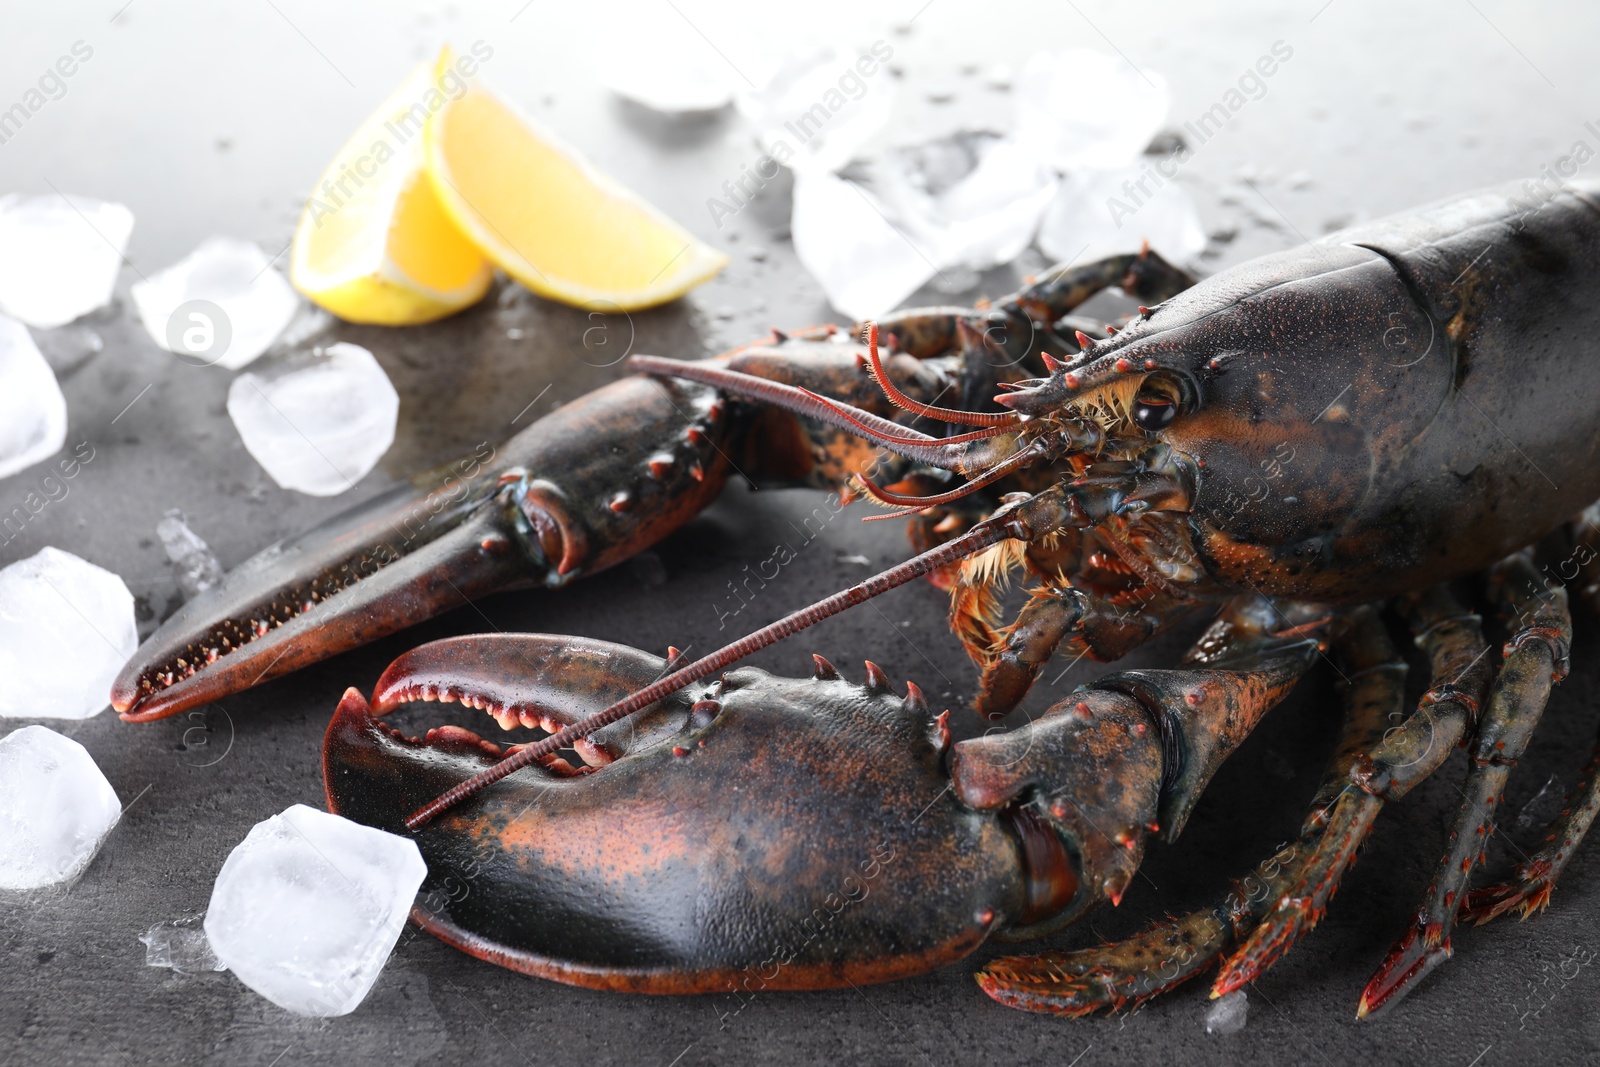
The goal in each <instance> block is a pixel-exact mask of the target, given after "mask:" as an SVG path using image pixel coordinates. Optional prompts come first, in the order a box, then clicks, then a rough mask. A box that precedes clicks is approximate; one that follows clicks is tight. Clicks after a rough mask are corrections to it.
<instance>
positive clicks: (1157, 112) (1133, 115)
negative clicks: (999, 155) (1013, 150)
mask: <svg viewBox="0 0 1600 1067" xmlns="http://www.w3.org/2000/svg"><path fill="white" fill-rule="evenodd" d="M1013 96H1014V98H1015V99H1016V104H1017V122H1016V136H1017V139H1018V140H1019V141H1021V142H1022V143H1023V144H1025V145H1027V146H1028V148H1029V149H1030V151H1032V152H1033V153H1035V154H1036V155H1038V156H1039V157H1040V158H1041V159H1043V160H1044V161H1045V162H1047V163H1049V164H1051V165H1052V166H1054V167H1055V168H1056V169H1057V170H1062V171H1071V170H1076V169H1077V168H1079V167H1120V166H1122V165H1123V164H1126V163H1130V162H1132V161H1133V160H1135V159H1137V158H1139V154H1140V153H1141V152H1143V151H1144V149H1145V146H1146V145H1148V144H1149V143H1150V139H1151V138H1153V137H1154V136H1155V135H1156V134H1157V133H1158V132H1160V130H1161V127H1162V125H1163V124H1164V123H1165V122H1166V120H1167V108H1168V106H1169V99H1168V93H1167V82H1166V79H1165V78H1163V77H1161V75H1159V74H1157V73H1155V72H1154V71H1150V70H1143V71H1141V70H1138V69H1135V68H1134V66H1133V65H1132V64H1131V63H1129V62H1128V61H1127V60H1126V59H1123V58H1121V57H1120V56H1113V55H1107V54H1106V53H1104V52H1096V51H1094V50H1092V49H1088V48H1069V49H1065V50H1062V51H1056V52H1037V53H1035V54H1034V55H1033V57H1032V58H1030V59H1029V60H1028V62H1027V64H1026V65H1024V66H1023V68H1022V71H1021V73H1020V74H1019V75H1018V76H1017V83H1016V92H1015V93H1014V94H1013Z"/></svg>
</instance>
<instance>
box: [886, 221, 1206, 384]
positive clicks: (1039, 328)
mask: <svg viewBox="0 0 1600 1067" xmlns="http://www.w3.org/2000/svg"><path fill="white" fill-rule="evenodd" d="M1194 284H1195V279H1194V276H1193V275H1191V274H1189V273H1188V272H1187V271H1185V270H1183V269H1181V268H1179V267H1175V266H1173V265H1172V264H1171V263H1168V262H1167V261H1166V260H1164V259H1162V258H1161V256H1160V255H1158V254H1157V253H1155V252H1152V251H1151V250H1150V249H1149V248H1148V247H1146V248H1145V249H1143V250H1142V251H1140V252H1135V253H1128V254H1124V255H1115V256H1107V257H1106V258H1104V259H1098V260H1095V261H1093V262H1091V263H1083V264H1063V265H1061V266H1058V267H1053V268H1051V269H1050V270H1048V271H1046V272H1045V273H1044V274H1042V275H1040V276H1039V277H1037V278H1035V279H1033V280H1032V281H1030V282H1029V283H1028V285H1027V286H1026V287H1024V288H1023V289H1022V290H1021V291H1020V292H1017V293H1016V294H1014V295H1012V296H1009V297H1005V298H1003V299H1001V300H998V301H996V302H995V304H994V306H993V307H991V308H988V309H971V308H956V307H931V308H908V309H907V310H905V311H898V312H895V313H894V314H892V315H889V316H888V317H886V318H884V319H881V320H879V323H878V325H879V327H880V328H881V329H882V330H883V331H884V333H885V335H886V337H887V340H888V344H889V347H890V348H891V349H894V350H896V351H901V352H907V353H909V354H911V355H913V356H917V357H919V358H922V357H927V356H931V355H935V354H937V353H940V352H945V351H948V350H950V349H953V348H956V347H957V346H958V343H959V336H960V329H961V324H962V323H972V324H975V325H977V326H978V327H980V328H981V330H982V334H983V338H984V341H985V342H986V343H987V344H988V345H989V346H990V347H992V348H993V349H994V350H995V351H996V352H997V353H998V354H1000V355H1001V356H1002V357H1005V358H1007V361H1008V362H1009V363H1010V364H1016V363H1019V362H1021V361H1022V359H1023V358H1024V357H1026V356H1028V355H1029V354H1032V353H1036V352H1038V351H1039V350H1041V349H1043V350H1045V351H1048V352H1051V354H1053V355H1066V354H1072V353H1075V352H1077V350H1078V347H1079V346H1078V345H1076V344H1074V343H1072V342H1071V341H1069V340H1067V339H1065V338H1062V337H1059V336H1058V335H1057V334H1056V332H1055V330H1054V329H1053V327H1054V326H1055V325H1056V323H1058V322H1059V321H1060V320H1061V319H1062V318H1063V317H1065V316H1066V315H1067V314H1068V313H1070V312H1071V311H1072V310H1073V309H1074V308H1076V307H1077V306H1078V305H1080V304H1082V303H1083V302H1084V301H1086V300H1088V299H1089V298H1090V297H1092V296H1094V295H1095V294H1096V293H1099V292H1102V291H1104V290H1106V289H1110V288H1112V287H1120V288H1121V289H1122V291H1123V292H1125V293H1126V294H1127V295H1128V296H1130V297H1132V298H1133V299H1135V300H1145V301H1149V302H1150V303H1152V304H1157V303H1160V302H1161V301H1163V300H1166V299H1169V298H1170V297H1173V296H1176V295H1177V294H1178V293H1181V292H1183V291H1184V290H1185V289H1187V288H1189V287H1190V286H1192V285H1194ZM861 325H862V324H860V323H858V324H857V329H858V330H859V328H860V326H861Z"/></svg>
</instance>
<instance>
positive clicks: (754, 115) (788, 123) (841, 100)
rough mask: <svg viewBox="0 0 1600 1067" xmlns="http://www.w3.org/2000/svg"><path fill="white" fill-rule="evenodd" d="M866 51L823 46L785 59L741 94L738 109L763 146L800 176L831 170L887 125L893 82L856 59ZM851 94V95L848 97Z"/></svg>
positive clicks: (860, 59) (888, 77) (892, 98)
mask: <svg viewBox="0 0 1600 1067" xmlns="http://www.w3.org/2000/svg"><path fill="white" fill-rule="evenodd" d="M863 57H865V58H868V59H870V58H871V56H870V52H869V50H868V49H865V48H861V49H846V48H841V47H835V46H832V45H825V46H822V47H819V48H816V49H813V50H810V51H806V52H802V53H799V54H795V55H790V56H787V57H785V58H784V59H783V60H782V61H781V62H780V64H779V66H778V68H777V71H776V73H774V74H773V75H772V77H771V78H770V79H769V80H768V81H767V82H766V84H764V85H762V86H761V88H759V89H757V90H755V91H753V92H743V93H740V94H739V98H738V105H739V113H740V114H741V115H743V116H744V117H745V119H746V120H748V121H749V122H750V124H751V125H752V126H754V127H755V133H756V141H757V143H758V144H760V146H761V149H762V151H764V152H765V153H767V155H769V156H771V157H772V158H773V159H774V160H776V161H777V162H779V163H782V164H784V165H786V166H788V167H790V168H792V169H793V170H794V171H795V172H796V173H798V172H800V171H802V170H807V171H812V170H821V171H833V170H838V169H839V168H840V167H842V166H844V165H845V164H846V163H848V162H850V159H851V157H853V156H854V155H855V154H856V152H857V151H858V150H859V149H860V148H862V147H863V146H864V145H866V143H867V142H868V141H869V140H871V139H872V137H873V135H874V134H876V133H877V132H878V131H879V130H881V129H883V128H884V126H886V125H888V122H889V113H890V112H891V111H892V110H893V108H894V98H895V80H894V78H893V77H891V76H890V75H889V72H888V71H886V70H882V69H877V68H878V66H879V65H878V64H877V63H876V61H874V63H873V66H874V71H873V73H872V74H870V75H867V76H863V75H861V74H860V73H859V68H857V66H856V64H857V63H858V62H861V61H862V59H863ZM847 92H848V95H847Z"/></svg>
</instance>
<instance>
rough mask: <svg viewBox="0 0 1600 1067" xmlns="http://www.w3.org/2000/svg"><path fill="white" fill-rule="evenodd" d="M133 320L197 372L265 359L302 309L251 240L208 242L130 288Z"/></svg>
mask: <svg viewBox="0 0 1600 1067" xmlns="http://www.w3.org/2000/svg"><path fill="white" fill-rule="evenodd" d="M132 295H133V303H134V306H135V307H136V308H137V309H138V311H139V320H140V321H141V322H143V323H144V328H145V330H147V331H148V332H149V334H150V336H151V337H152V338H153V339H154V340H155V342H156V344H158V345H160V346H161V347H162V348H165V349H166V350H167V351H169V352H172V353H175V354H177V355H178V356H179V357H180V358H182V359H183V360H184V361H185V362H188V363H193V364H195V365H197V366H206V367H209V366H219V367H226V368H227V369H228V370H238V369H239V368H240V367H242V366H244V365H245V364H247V363H249V362H250V361H251V360H253V359H255V358H256V357H257V356H259V355H261V353H263V352H265V351H266V350H267V348H268V347H269V346H270V345H271V344H272V342H273V340H274V339H276V338H277V336H278V334H280V333H282V332H283V328H284V327H285V326H287V325H288V324H289V320H290V319H292V318H294V315H295V311H296V310H297V309H298V308H299V306H300V298H299V297H297V296H295V292H294V290H293V289H291V288H290V287H289V283H288V282H287V281H286V280H285V279H284V277H283V275H282V274H279V273H278V271H277V270H275V269H274V268H273V266H272V261H271V260H269V259H268V258H267V255H266V253H265V252H263V251H261V249H260V247H259V246H257V245H256V244H255V243H254V242H251V241H241V240H238V239H237V238H233V237H211V238H208V239H206V240H205V241H202V242H201V243H200V246H199V247H198V248H196V249H195V250H194V251H193V252H191V253H189V254H188V255H187V256H185V257H184V258H183V259H180V260H179V261H178V262H176V263H174V264H173V265H172V266H170V267H168V268H167V269H166V270H164V271H161V272H160V273H158V274H153V275H151V276H150V277H149V278H147V279H145V280H144V281H140V282H135V283H134V285H133V290H132Z"/></svg>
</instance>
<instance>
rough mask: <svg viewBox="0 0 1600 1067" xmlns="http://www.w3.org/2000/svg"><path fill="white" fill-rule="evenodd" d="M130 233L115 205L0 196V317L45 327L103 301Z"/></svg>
mask: <svg viewBox="0 0 1600 1067" xmlns="http://www.w3.org/2000/svg"><path fill="white" fill-rule="evenodd" d="M132 233H133V212H131V211H129V210H128V209H127V208H125V207H123V206H122V205H121V204H113V203H109V202H107V201H105V200H91V199H90V198H89V197H86V196H62V195H59V194H56V193H51V194H49V195H48V196H45V195H40V196H24V195H22V194H20V193H12V194H11V195H10V196H0V311H4V312H5V313H6V314H8V315H12V316H15V317H16V318H19V319H21V320H22V321H23V322H25V323H27V324H28V325H29V326H38V327H41V328H48V327H52V326H61V325H63V324H65V323H68V322H71V321H72V320H73V319H75V318H77V317H78V316H79V315H84V314H87V313H88V312H91V311H93V310H94V309H95V308H97V307H102V306H104V305H105V304H107V303H110V301H111V291H112V289H113V288H115V286H116V284H117V271H118V270H119V269H120V268H121V266H122V253H123V252H125V251H126V250H127V248H128V236H129V235H130V234H132Z"/></svg>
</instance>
